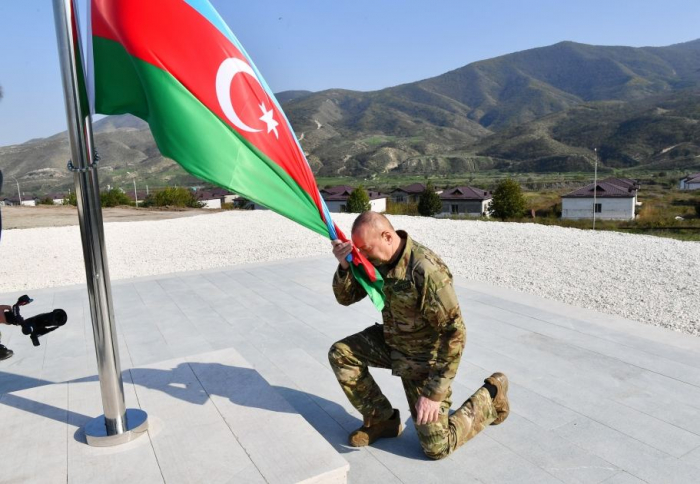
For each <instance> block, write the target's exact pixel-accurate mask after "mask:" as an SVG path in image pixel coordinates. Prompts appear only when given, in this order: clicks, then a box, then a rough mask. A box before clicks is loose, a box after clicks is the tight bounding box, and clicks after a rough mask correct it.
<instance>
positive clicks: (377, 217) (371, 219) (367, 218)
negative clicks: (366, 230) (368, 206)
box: [351, 210, 394, 233]
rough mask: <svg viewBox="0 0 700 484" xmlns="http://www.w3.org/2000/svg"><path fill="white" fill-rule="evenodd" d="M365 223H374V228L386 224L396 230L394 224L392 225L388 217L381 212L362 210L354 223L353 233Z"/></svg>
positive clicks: (385, 225)
mask: <svg viewBox="0 0 700 484" xmlns="http://www.w3.org/2000/svg"><path fill="white" fill-rule="evenodd" d="M363 225H372V227H374V228H381V227H382V226H384V227H388V228H390V229H391V230H392V231H393V230H394V226H393V225H391V222H389V219H388V218H386V217H385V216H384V215H383V214H381V213H377V212H373V211H371V210H367V211H366V212H362V213H361V214H360V215H358V216H357V218H356V219H355V221H354V222H353V223H352V230H351V233H355V231H356V230H357V229H359V228H360V227H362V226H363Z"/></svg>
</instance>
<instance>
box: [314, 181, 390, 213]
mask: <svg viewBox="0 0 700 484" xmlns="http://www.w3.org/2000/svg"><path fill="white" fill-rule="evenodd" d="M353 190H354V188H353V187H351V186H348V185H340V186H337V187H331V188H324V189H323V190H321V196H322V197H323V200H325V202H326V206H327V207H328V211H329V212H331V213H342V212H347V211H348V198H350V194H351V193H352V191H353ZM367 194H368V195H369V204H370V210H372V211H373V212H380V213H381V212H386V199H387V196H386V195H384V194H383V193H379V192H374V191H371V190H369V191H367Z"/></svg>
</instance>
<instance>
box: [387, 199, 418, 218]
mask: <svg viewBox="0 0 700 484" xmlns="http://www.w3.org/2000/svg"><path fill="white" fill-rule="evenodd" d="M386 213H388V214H390V215H420V214H419V213H418V204H417V203H410V202H409V203H401V202H394V201H392V200H387V201H386Z"/></svg>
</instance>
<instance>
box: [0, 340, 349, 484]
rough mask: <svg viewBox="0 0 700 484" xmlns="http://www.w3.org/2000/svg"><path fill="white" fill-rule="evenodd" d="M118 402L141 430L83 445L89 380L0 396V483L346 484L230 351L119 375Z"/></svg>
mask: <svg viewBox="0 0 700 484" xmlns="http://www.w3.org/2000/svg"><path fill="white" fill-rule="evenodd" d="M123 375H124V387H125V395H126V402H127V407H129V408H142V409H143V410H145V411H146V412H148V415H149V423H150V428H149V431H148V435H147V436H143V437H141V438H139V439H137V440H135V441H133V442H130V443H128V444H124V445H121V446H118V447H111V448H95V447H89V446H88V445H87V444H85V443H84V442H85V437H84V435H83V432H82V427H83V426H84V425H85V423H86V422H87V421H88V420H89V419H90V418H92V417H95V416H97V415H99V414H101V413H102V407H101V399H100V391H99V382H98V381H97V377H88V378H82V379H78V380H74V381H71V382H67V383H57V384H51V385H44V386H40V387H36V388H31V389H27V390H21V391H17V392H14V393H7V394H4V395H1V396H0V435H5V436H12V445H9V446H7V447H6V448H5V451H4V454H3V470H2V476H3V477H2V481H3V482H70V483H83V482H85V483H94V482H100V483H108V482H114V483H117V482H129V483H130V484H132V483H138V482H144V483H152V482H167V483H190V482H191V483H200V482H207V483H218V482H221V483H224V482H251V483H258V482H259V483H264V482H267V483H302V482H303V483H321V482H323V483H346V482H347V474H348V470H349V465H348V463H347V462H346V461H345V460H344V459H343V458H342V457H341V456H340V455H339V454H338V453H337V452H336V450H335V449H334V448H333V447H332V446H331V445H330V444H329V443H328V442H327V441H326V440H325V439H324V438H323V437H322V436H321V435H320V434H319V433H318V432H317V431H316V430H314V428H313V427H312V426H311V425H309V423H307V421H306V420H305V419H304V418H303V417H302V416H300V415H299V414H298V413H297V412H296V410H295V409H294V408H293V407H292V406H291V405H290V404H289V403H288V402H287V401H286V400H285V399H284V398H283V397H282V396H281V395H279V394H278V392H276V391H275V390H274V389H273V388H272V387H271V386H270V385H269V384H268V382H267V381H266V380H265V379H264V378H263V377H261V376H260V374H258V372H257V371H256V370H254V369H253V368H252V367H251V365H250V364H248V362H247V361H246V360H245V359H244V358H243V357H242V356H241V355H240V354H239V353H238V352H237V351H236V350H234V349H231V348H229V349H225V350H221V351H216V352H212V353H206V354H201V355H197V356H191V357H186V358H178V359H174V360H169V361H165V362H160V363H157V364H153V365H149V366H144V367H139V368H133V369H131V370H127V371H125V372H124V373H123Z"/></svg>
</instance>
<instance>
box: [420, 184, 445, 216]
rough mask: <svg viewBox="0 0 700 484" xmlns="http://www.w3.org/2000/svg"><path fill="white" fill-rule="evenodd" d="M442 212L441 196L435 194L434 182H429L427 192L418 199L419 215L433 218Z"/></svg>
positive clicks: (424, 191) (426, 187)
mask: <svg viewBox="0 0 700 484" xmlns="http://www.w3.org/2000/svg"><path fill="white" fill-rule="evenodd" d="M441 211H442V200H440V195H438V194H437V193H435V187H433V183H432V182H428V184H427V185H426V186H425V190H423V193H421V194H420V198H419V199H418V213H420V214H421V215H422V216H424V217H432V216H433V215H435V214H436V213H440V212H441Z"/></svg>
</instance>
